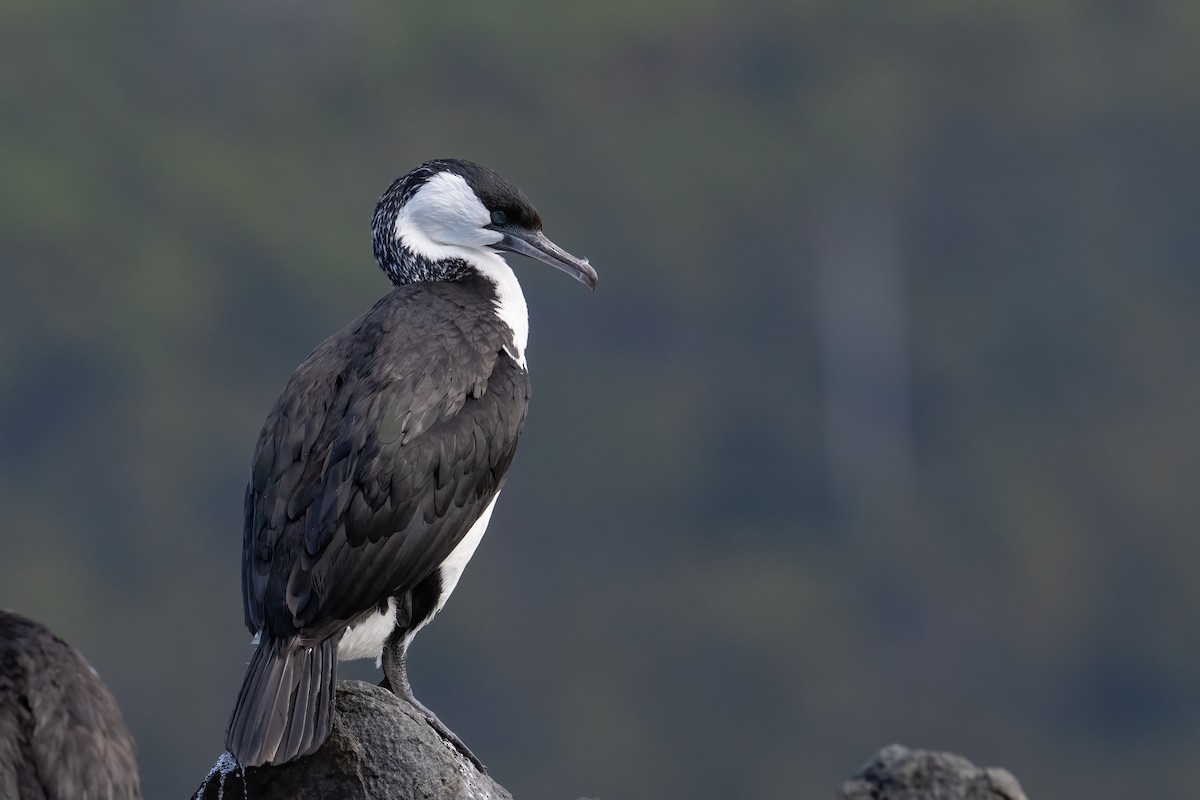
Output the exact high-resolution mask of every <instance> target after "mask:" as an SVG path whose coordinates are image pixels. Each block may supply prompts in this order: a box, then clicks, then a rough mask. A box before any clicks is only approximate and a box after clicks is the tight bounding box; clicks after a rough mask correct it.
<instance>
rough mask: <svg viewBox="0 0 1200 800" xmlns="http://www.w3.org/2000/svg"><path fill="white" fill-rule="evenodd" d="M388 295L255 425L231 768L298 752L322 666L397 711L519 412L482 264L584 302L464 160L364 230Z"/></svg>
mask: <svg viewBox="0 0 1200 800" xmlns="http://www.w3.org/2000/svg"><path fill="white" fill-rule="evenodd" d="M371 235H372V242H373V245H374V251H375V258H376V260H377V261H378V262H379V266H380V267H381V268H382V269H383V271H384V272H385V273H386V274H387V276H388V278H389V279H390V280H391V282H392V284H393V286H394V288H393V289H392V291H391V292H390V293H389V294H388V295H386V296H385V297H384V298H383V299H382V300H380V301H379V302H378V303H376V304H375V307H374V308H372V309H371V310H370V311H369V312H367V313H366V314H365V315H363V316H362V317H360V318H359V319H357V320H356V321H354V322H353V323H351V324H350V325H349V326H347V327H346V328H344V329H342V330H341V331H339V332H338V333H336V334H334V335H333V336H332V337H330V338H329V339H327V340H326V341H325V342H324V343H322V344H321V345H320V346H319V347H318V348H317V349H316V350H315V351H314V352H313V353H312V355H310V356H309V357H308V359H307V360H306V361H305V362H304V363H303V364H301V365H300V367H299V368H298V369H297V370H296V372H295V374H294V375H292V378H291V380H290V381H289V383H288V385H287V388H286V389H284V391H283V394H282V395H281V396H280V398H279V400H278V401H277V402H276V404H275V407H274V409H273V410H272V411H271V413H270V416H268V417H267V421H266V424H265V425H264V426H263V429H262V433H261V434H260V436H259V440H258V446H257V448H256V449H255V452H254V459H253V463H252V468H251V476H250V481H249V485H248V486H247V488H246V501H245V529H244V539H243V550H242V595H243V600H244V602H245V611H246V624H247V626H248V627H249V628H250V631H251V632H252V633H254V634H255V635H256V637H257V641H258V649H257V650H256V651H255V653H254V656H253V658H252V659H251V661H250V664H249V666H248V668H247V671H246V677H245V681H244V683H243V685H242V690H241V693H240V694H239V696H238V700H237V706H236V707H235V709H234V712H233V718H232V720H231V721H230V723H229V730H228V732H227V734H226V747H227V748H228V749H229V751H230V753H232V754H233V756H234V757H235V758H236V759H237V760H238V762H239V763H241V764H242V766H259V765H263V764H280V763H284V762H286V761H290V760H292V759H295V758H298V757H300V756H304V755H307V754H310V753H313V752H315V751H316V750H317V748H318V747H320V745H321V743H322V742H323V741H324V740H325V738H326V736H327V735H328V733H329V730H330V725H331V722H332V700H333V692H334V682H335V674H336V664H337V662H338V661H339V660H350V659H358V658H367V657H373V658H376V659H377V663H380V664H381V665H382V667H383V673H384V684H385V685H387V686H389V687H390V688H391V690H392V691H393V692H395V693H396V694H397V695H398V696H400V697H402V698H404V699H405V700H407V701H408V702H409V703H412V704H413V705H414V706H415V707H416V708H417V709H418V710H420V711H421V713H423V714H424V715H425V717H426V718H427V719H428V720H429V722H430V724H431V725H432V726H433V727H434V728H435V729H437V730H438V731H439V733H441V735H442V736H443V737H444V738H445V739H447V740H448V741H449V742H451V743H452V744H453V745H454V746H455V747H457V748H458V749H459V751H460V752H462V753H463V754H464V755H466V756H467V757H469V758H470V759H471V760H472V761H473V762H474V763H475V764H476V766H478V767H480V769H482V764H480V763H479V760H478V759H476V758H475V757H474V755H472V754H471V752H470V750H468V749H467V747H466V746H465V745H464V744H463V743H462V741H461V740H459V739H458V737H456V736H455V735H454V734H453V733H452V732H451V731H450V730H449V729H448V728H446V727H445V726H444V725H443V724H442V723H441V722H440V721H439V720H438V718H437V717H436V716H435V715H434V714H433V713H432V712H430V711H429V710H428V709H426V708H425V707H424V706H422V705H421V704H420V703H418V702H417V700H416V698H414V697H413V693H412V689H411V687H410V686H409V682H408V677H407V675H406V670H405V659H406V653H407V650H408V646H409V643H410V642H411V641H412V639H413V636H414V635H415V634H416V633H417V631H419V630H420V629H421V627H422V626H423V625H425V624H426V623H427V622H429V620H430V619H431V618H432V617H433V615H434V614H436V613H437V612H438V611H439V610H440V609H441V608H442V606H443V605H444V604H445V602H446V599H447V598H448V597H449V596H450V593H451V592H452V591H453V590H454V587H455V586H456V585H457V584H458V580H459V577H460V576H461V575H462V572H463V568H464V567H465V566H466V564H467V561H468V560H469V559H470V558H471V555H472V554H473V553H474V552H475V548H476V546H477V545H478V544H479V541H480V538H481V537H482V536H483V533H484V530H485V529H486V527H487V524H488V520H489V519H490V518H491V515H492V509H493V508H494V507H495V504H496V498H497V497H498V496H499V494H500V490H501V488H502V487H503V485H504V480H505V473H506V472H507V471H508V467H509V464H510V463H511V462H512V458H513V453H514V451H515V450H516V446H517V439H518V438H519V437H520V435H521V430H522V427H523V426H524V423H525V411H526V407H527V405H528V402H529V375H528V372H527V369H526V361H525V345H526V341H527V339H528V335H529V320H528V314H527V312H526V306H525V297H524V295H523V294H522V292H521V287H520V285H519V284H518V283H517V279H516V276H515V275H514V274H513V271H512V269H511V268H510V267H509V266H508V264H507V263H506V262H505V260H504V259H503V258H502V257H501V255H500V251H509V252H513V253H519V254H521V255H525V256H529V257H530V258H534V259H537V260H539V261H543V262H545V263H547V264H549V265H551V266H553V267H557V268H558V269H560V270H563V271H564V272H566V273H567V274H569V275H571V276H572V277H574V278H576V279H578V280H579V281H581V282H582V283H584V284H585V285H587V286H589V287H592V288H595V286H596V272H595V270H593V269H592V267H591V266H590V265H589V264H588V262H587V261H586V260H584V259H579V258H576V257H575V256H572V255H571V254H569V253H567V252H566V251H564V250H562V249H561V248H559V247H558V246H557V245H555V244H554V243H553V242H551V241H550V240H549V239H548V238H546V236H545V235H544V234H543V233H542V223H541V219H540V218H539V217H538V214H537V212H536V211H535V210H534V208H533V206H532V205H531V204H530V202H529V200H528V199H527V198H526V197H525V195H524V193H522V192H521V190H520V189H518V188H517V187H516V186H514V185H513V184H511V183H510V182H508V181H507V180H505V179H504V178H502V177H500V176H499V175H497V174H496V173H495V172H493V171H491V170H489V169H487V168H485V167H481V166H479V165H478V164H474V163H471V162H469V161H461V160H455V159H446V160H438V161H429V162H426V163H424V164H422V165H420V166H419V167H417V168H416V169H414V170H412V171H411V172H409V173H408V174H407V175H405V176H403V177H401V178H399V179H398V180H396V181H395V182H394V183H393V184H392V185H391V187H389V188H388V190H387V191H386V192H385V193H384V194H383V196H382V197H381V198H380V200H379V203H378V205H377V206H376V209H375V215H374V218H373V220H372V223H371Z"/></svg>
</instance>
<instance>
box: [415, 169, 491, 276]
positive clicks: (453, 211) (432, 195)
mask: <svg viewBox="0 0 1200 800" xmlns="http://www.w3.org/2000/svg"><path fill="white" fill-rule="evenodd" d="M490 221H491V216H490V214H489V213H488V210H487V208H486V207H484V205H483V203H481V202H479V198H478V197H476V196H475V192H473V191H472V190H471V187H470V186H469V185H468V184H467V181H466V179H465V178H463V177H462V176H461V175H455V174H453V173H450V172H441V173H438V174H437V175H434V176H433V177H432V178H430V179H429V180H428V181H426V182H425V185H424V186H422V187H421V188H420V189H418V190H417V193H416V194H414V195H413V196H412V197H411V198H410V199H409V201H408V202H407V203H405V204H404V208H403V209H401V211H400V214H399V215H397V217H396V236H397V237H400V238H403V239H404V241H405V243H406V244H407V245H408V246H409V247H410V248H412V249H413V250H414V251H416V252H417V253H419V254H420V255H423V256H425V257H426V258H431V259H435V260H436V259H439V258H444V257H446V256H455V255H460V254H459V253H455V252H454V248H458V247H467V248H475V247H485V246H487V245H491V244H495V243H496V242H498V241H500V239H501V238H502V237H501V234H499V233H497V232H496V231H493V230H488V229H487V228H486V227H484V226H486V225H487V224H488V223H489V222H490Z"/></svg>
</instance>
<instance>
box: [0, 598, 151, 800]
mask: <svg viewBox="0 0 1200 800" xmlns="http://www.w3.org/2000/svg"><path fill="white" fill-rule="evenodd" d="M141 796H142V789H141V779H140V777H139V776H138V763H137V745H136V743H135V742H134V740H133V736H131V735H130V733H129V729H128V728H126V727H125V721H124V719H123V718H122V717H121V710H120V708H118V707H117V701H116V700H115V699H113V696H112V694H111V693H110V692H109V690H108V687H107V686H105V685H104V681H102V680H101V679H100V676H99V674H97V672H96V670H95V669H93V668H92V666H91V664H89V663H88V662H87V660H86V659H85V658H84V657H83V656H82V655H80V653H79V651H78V650H76V649H75V648H74V647H72V646H71V645H69V644H67V643H66V642H65V641H63V640H62V639H60V638H59V637H57V636H55V635H54V633H52V632H51V631H50V629H49V628H47V627H46V626H45V625H43V624H41V623H40V622H35V621H34V620H31V619H28V618H26V617H23V616H21V615H19V614H15V613H13V612H11V611H5V610H0V797H4V798H13V800H44V799H45V798H80V800H140V798H141Z"/></svg>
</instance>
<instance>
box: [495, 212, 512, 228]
mask: <svg viewBox="0 0 1200 800" xmlns="http://www.w3.org/2000/svg"><path fill="white" fill-rule="evenodd" d="M507 222H508V217H507V216H505V214H504V212H503V211H493V212H492V224H493V225H504V224H506V223H507Z"/></svg>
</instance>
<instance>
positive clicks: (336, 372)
mask: <svg viewBox="0 0 1200 800" xmlns="http://www.w3.org/2000/svg"><path fill="white" fill-rule="evenodd" d="M481 302H490V301H489V300H488V298H487V297H486V296H485V295H484V294H483V293H481V292H480V291H479V290H478V288H477V287H475V288H473V287H471V286H469V285H466V286H464V285H461V284H436V285H430V284H425V285H418V286H413V287H403V288H401V289H397V290H396V291H394V292H392V293H391V294H389V295H388V296H387V297H385V298H384V299H383V300H381V301H380V303H379V304H377V305H376V307H375V308H374V309H372V311H371V312H369V313H368V314H367V315H365V316H364V317H362V318H360V319H359V320H357V321H356V322H355V323H353V324H352V325H350V326H349V327H347V328H346V329H344V330H343V331H341V332H339V333H338V334H335V335H334V336H333V337H331V338H330V339H328V340H327V341H326V342H324V343H323V344H322V345H321V346H320V347H319V348H317V350H316V351H314V352H313V354H312V355H311V356H310V357H309V358H308V360H306V361H305V363H304V364H302V365H301V366H300V368H299V369H298V370H297V371H296V373H295V374H294V375H293V376H292V379H291V381H290V382H289V384H288V386H287V388H286V389H285V391H284V393H283V395H282V396H281V397H280V399H279V401H278V402H277V404H276V408H275V409H274V410H273V412H272V413H271V415H270V416H269V417H268V420H267V423H266V424H265V425H264V427H263V431H262V433H261V435H260V437H259V443H258V447H257V449H256V451H255V456H254V459H253V461H252V467H251V475H250V481H249V484H248V486H247V490H246V501H245V533H244V538H243V562H242V567H243V593H244V600H245V606H246V621H247V625H248V626H249V627H250V628H251V630H254V631H257V630H260V629H263V628H266V629H267V630H268V631H269V632H271V633H272V635H275V636H280V637H282V636H295V635H303V636H304V637H306V638H321V637H323V636H327V635H330V634H331V633H333V632H335V631H337V630H340V628H341V627H344V626H345V625H346V624H348V623H349V622H350V621H352V620H354V619H356V618H357V617H358V616H360V615H361V614H363V613H365V612H367V611H369V610H371V609H373V608H375V607H377V606H378V605H379V604H380V603H381V602H383V601H385V600H386V598H388V597H389V596H392V595H396V594H400V593H402V592H405V591H408V590H410V589H412V588H413V587H414V586H415V585H416V584H417V583H418V582H420V581H421V580H422V579H423V578H424V577H425V576H427V575H428V574H429V573H430V572H431V571H432V570H433V569H435V568H436V567H437V565H438V564H440V563H441V561H442V560H444V559H445V558H446V556H447V555H448V554H449V553H450V552H451V551H452V550H453V549H454V547H455V545H457V544H458V542H459V541H460V540H461V539H462V537H463V535H465V533H466V531H467V530H468V529H469V528H470V526H471V524H472V523H473V522H474V521H475V519H477V518H478V516H479V515H480V514H481V513H482V512H483V510H484V508H486V506H487V504H488V502H490V500H491V498H492V497H493V496H494V495H495V494H496V492H497V491H498V490H499V489H500V485H501V483H502V481H503V479H504V474H505V472H506V471H507V469H508V465H509V464H510V463H511V461H512V457H513V453H514V452H515V448H516V443H517V438H518V437H519V435H520V432H521V428H522V426H523V425H524V420H525V409H526V405H527V402H528V397H529V383H528V378H527V375H526V373H525V371H524V370H523V369H522V368H521V367H520V366H519V365H517V364H516V363H515V362H514V361H513V360H512V359H511V357H509V356H508V355H507V354H506V353H505V348H506V347H510V346H511V332H510V331H508V329H507V328H505V327H503V326H502V325H500V324H499V323H498V321H497V322H496V323H495V324H487V323H486V322H485V323H483V324H474V325H471V326H469V327H465V326H463V325H462V322H461V320H462V319H463V316H462V313H463V311H464V308H466V309H467V310H469V306H470V304H471V303H476V304H479V303H481ZM481 318H483V319H485V320H487V319H491V317H482V315H481ZM414 342H420V343H421V346H422V348H414V347H413V346H412V345H413V343H414ZM429 348H432V352H431V351H430V350H429ZM422 351H423V352H424V356H423V357H422Z"/></svg>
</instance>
